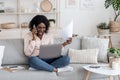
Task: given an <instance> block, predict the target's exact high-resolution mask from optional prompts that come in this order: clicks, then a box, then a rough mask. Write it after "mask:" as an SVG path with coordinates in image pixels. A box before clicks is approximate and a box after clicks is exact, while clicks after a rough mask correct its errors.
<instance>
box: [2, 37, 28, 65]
mask: <svg viewBox="0 0 120 80" xmlns="http://www.w3.org/2000/svg"><path fill="white" fill-rule="evenodd" d="M23 44H24V42H23V39H1V40H0V45H4V46H5V50H4V56H3V65H4V64H27V58H26V56H25V55H24V52H23V48H24V47H23Z"/></svg>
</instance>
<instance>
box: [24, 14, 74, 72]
mask: <svg viewBox="0 0 120 80" xmlns="http://www.w3.org/2000/svg"><path fill="white" fill-rule="evenodd" d="M29 28H30V32H29V33H27V34H26V36H25V38H24V53H25V55H26V56H27V57H28V64H29V66H30V67H32V68H34V69H37V70H45V71H50V72H60V71H62V70H61V69H60V68H63V67H65V66H67V65H69V62H70V58H69V57H68V56H67V55H65V56H60V57H57V58H50V59H41V58H40V57H38V55H39V49H40V45H49V44H53V37H52V35H51V34H49V33H48V30H49V20H48V19H47V18H46V17H45V16H44V15H36V16H35V17H33V19H32V20H31V21H30V23H29ZM71 42H72V38H68V40H67V41H65V42H64V43H63V44H61V47H64V46H66V45H67V44H70V43H71ZM48 54H49V53H48ZM71 69H72V68H71Z"/></svg>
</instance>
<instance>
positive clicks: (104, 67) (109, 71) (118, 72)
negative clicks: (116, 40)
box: [83, 64, 120, 80]
mask: <svg viewBox="0 0 120 80" xmlns="http://www.w3.org/2000/svg"><path fill="white" fill-rule="evenodd" d="M90 66H93V64H92V65H86V66H83V68H84V69H85V70H87V74H86V77H85V80H89V77H90V74H91V72H92V73H97V74H103V75H109V80H113V76H115V75H118V78H119V80H120V70H113V69H112V68H110V67H109V65H108V64H107V65H106V64H104V65H98V64H97V65H94V66H100V67H99V68H91V67H90Z"/></svg>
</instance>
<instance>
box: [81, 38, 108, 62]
mask: <svg viewBox="0 0 120 80" xmlns="http://www.w3.org/2000/svg"><path fill="white" fill-rule="evenodd" d="M108 44H109V39H103V38H95V37H94V38H93V37H83V39H82V49H93V48H98V49H99V53H98V61H100V62H107V61H108V60H107V49H108Z"/></svg>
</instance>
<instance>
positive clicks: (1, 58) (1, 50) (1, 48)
mask: <svg viewBox="0 0 120 80" xmlns="http://www.w3.org/2000/svg"><path fill="white" fill-rule="evenodd" d="M4 48H5V46H0V68H1V65H2V60H3V55H4Z"/></svg>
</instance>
